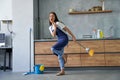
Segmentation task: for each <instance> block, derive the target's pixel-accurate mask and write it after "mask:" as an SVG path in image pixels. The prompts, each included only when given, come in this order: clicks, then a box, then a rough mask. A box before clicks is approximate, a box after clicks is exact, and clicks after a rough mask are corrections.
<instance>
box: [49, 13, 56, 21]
mask: <svg viewBox="0 0 120 80" xmlns="http://www.w3.org/2000/svg"><path fill="white" fill-rule="evenodd" d="M49 21H50V22H51V23H53V22H54V21H55V15H54V14H52V13H50V15H49Z"/></svg>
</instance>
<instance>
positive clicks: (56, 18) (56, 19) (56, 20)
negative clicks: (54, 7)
mask: <svg viewBox="0 0 120 80" xmlns="http://www.w3.org/2000/svg"><path fill="white" fill-rule="evenodd" d="M50 14H54V15H55V21H54V22H58V21H59V19H58V17H57V15H56V13H55V12H50V13H49V15H50ZM49 25H52V23H51V22H50V20H49Z"/></svg>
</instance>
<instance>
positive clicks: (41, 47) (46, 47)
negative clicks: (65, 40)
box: [35, 42, 55, 54]
mask: <svg viewBox="0 0 120 80" xmlns="http://www.w3.org/2000/svg"><path fill="white" fill-rule="evenodd" d="M54 44H55V42H35V54H52V51H51V47H52V46H53V45H54Z"/></svg>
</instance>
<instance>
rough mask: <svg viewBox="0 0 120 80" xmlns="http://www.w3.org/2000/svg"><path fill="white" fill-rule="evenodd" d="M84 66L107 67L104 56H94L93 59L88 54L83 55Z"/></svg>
mask: <svg viewBox="0 0 120 80" xmlns="http://www.w3.org/2000/svg"><path fill="white" fill-rule="evenodd" d="M81 63H82V66H105V57H104V54H94V55H93V56H92V57H91V56H89V55H88V54H81Z"/></svg>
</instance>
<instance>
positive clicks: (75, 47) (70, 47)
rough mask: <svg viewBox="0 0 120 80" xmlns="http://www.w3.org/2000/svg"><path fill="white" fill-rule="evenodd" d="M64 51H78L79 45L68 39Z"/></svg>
mask: <svg viewBox="0 0 120 80" xmlns="http://www.w3.org/2000/svg"><path fill="white" fill-rule="evenodd" d="M64 52H65V53H68V54H70V53H80V46H79V45H78V44H77V43H75V42H73V41H69V43H68V46H66V47H65V51H64Z"/></svg>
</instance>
